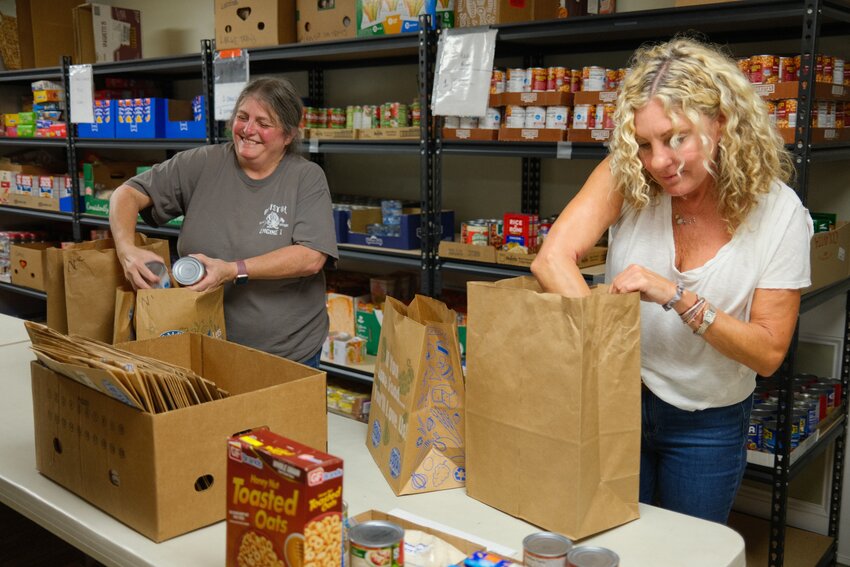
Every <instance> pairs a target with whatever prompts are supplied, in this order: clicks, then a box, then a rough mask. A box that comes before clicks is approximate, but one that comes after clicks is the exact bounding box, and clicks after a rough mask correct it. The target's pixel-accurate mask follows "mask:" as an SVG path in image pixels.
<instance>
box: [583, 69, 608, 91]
mask: <svg viewBox="0 0 850 567" xmlns="http://www.w3.org/2000/svg"><path fill="white" fill-rule="evenodd" d="M606 72H607V70H606V69H605V67H598V66H595V65H594V66H591V67H584V68H583V69H582V70H581V90H583V91H604V90H605V81H606V74H607V73H606Z"/></svg>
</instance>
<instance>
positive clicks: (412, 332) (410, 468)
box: [366, 295, 466, 495]
mask: <svg viewBox="0 0 850 567" xmlns="http://www.w3.org/2000/svg"><path fill="white" fill-rule="evenodd" d="M367 431H368V432H367V438H366V446H367V447H368V448H369V452H370V453H371V454H372V457H373V458H374V459H375V462H376V463H377V464H378V467H379V468H380V469H381V472H382V473H383V475H384V477H385V478H386V479H387V482H388V483H389V484H390V487H391V488H392V489H393V491H394V492H395V493H396V494H397V495H401V494H414V493H418V492H430V491H433V490H444V489H447V488H457V487H459V486H463V484H464V480H465V478H466V456H465V448H464V442H463V431H464V385H463V373H462V370H461V365H460V348H459V345H458V339H457V314H456V313H455V312H454V311H452V310H451V309H449V308H447V307H446V306H445V304H443V303H442V302H440V301H437V300H435V299H431V298H429V297H425V296H421V295H417V296H416V297H415V298H414V299H413V301H412V302H411V303H410V306H409V307H406V306H405V305H404V304H403V303H401V302H400V301H398V300H397V299H394V298H392V297H387V300H386V302H385V303H384V321H383V326H382V328H381V340H380V343H379V346H378V355H377V357H376V360H375V380H374V382H373V385H372V405H371V409H370V412H369V428H368V430H367Z"/></svg>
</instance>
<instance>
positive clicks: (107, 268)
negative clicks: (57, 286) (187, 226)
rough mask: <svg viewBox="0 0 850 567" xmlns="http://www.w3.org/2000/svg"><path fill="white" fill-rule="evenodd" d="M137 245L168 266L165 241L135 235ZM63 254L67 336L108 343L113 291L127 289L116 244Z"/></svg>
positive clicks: (113, 314) (113, 303) (66, 251)
mask: <svg viewBox="0 0 850 567" xmlns="http://www.w3.org/2000/svg"><path fill="white" fill-rule="evenodd" d="M136 242H137V244H138V245H140V246H141V247H142V248H144V249H146V250H152V251H153V252H155V253H156V254H158V255H159V256H160V257H161V258H163V259H165V261H166V262H167V263H170V262H168V260H169V258H170V255H169V251H168V241H167V240H159V239H155V238H147V237H146V236H144V235H142V234H137V235H136ZM83 244H87V243H83ZM63 252H64V253H63V254H62V263H63V275H64V279H65V286H64V287H65V310H66V312H67V326H68V334H71V335H82V336H84V337H89V338H92V339H96V340H99V341H102V342H105V343H108V342H109V341H111V340H112V336H113V331H114V329H113V324H114V319H115V290H116V289H117V288H124V287H125V286H126V285H127V282H126V280H125V278H124V271H123V269H122V268H121V264H120V263H119V262H118V256H117V254H116V253H115V244H114V242H113V241H112V240H106V241H105V243H104V244H102V245H95V246H94V247H91V246H83V247H79V248H77V247H76V246H73V247H71V248H68V249H65V250H63ZM57 330H59V329H57Z"/></svg>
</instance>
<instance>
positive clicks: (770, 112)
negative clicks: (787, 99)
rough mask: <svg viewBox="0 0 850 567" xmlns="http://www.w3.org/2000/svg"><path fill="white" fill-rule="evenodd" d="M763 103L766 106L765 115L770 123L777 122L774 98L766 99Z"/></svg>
mask: <svg viewBox="0 0 850 567" xmlns="http://www.w3.org/2000/svg"><path fill="white" fill-rule="evenodd" d="M764 104H765V105H766V106H767V117H768V119H769V120H770V123H771V124H778V123H779V121H778V115H777V106H778V105H777V103H776V101H775V100H766V101H764Z"/></svg>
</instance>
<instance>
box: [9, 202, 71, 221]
mask: <svg viewBox="0 0 850 567" xmlns="http://www.w3.org/2000/svg"><path fill="white" fill-rule="evenodd" d="M0 213H11V214H15V215H21V216H25V217H34V218H37V219H44V220H51V221H59V222H71V217H72V215H71V213H63V212H56V211H40V210H38V209H26V208H23V207H10V206H8V205H0Z"/></svg>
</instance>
